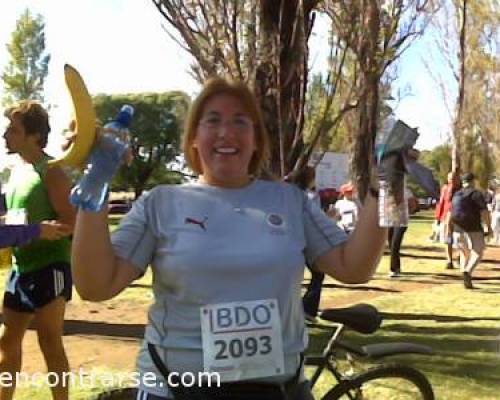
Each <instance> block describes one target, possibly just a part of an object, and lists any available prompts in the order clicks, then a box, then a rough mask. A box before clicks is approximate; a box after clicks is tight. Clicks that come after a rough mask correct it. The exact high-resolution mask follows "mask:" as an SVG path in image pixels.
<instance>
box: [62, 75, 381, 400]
mask: <svg viewBox="0 0 500 400" xmlns="http://www.w3.org/2000/svg"><path fill="white" fill-rule="evenodd" d="M183 146H184V153H185V156H186V160H187V161H188V163H189V165H190V166H191V168H192V169H193V171H194V172H195V173H196V174H198V176H199V179H198V181H197V182H196V183H190V184H184V185H176V186H173V185H160V186H158V187H156V188H154V189H153V190H151V191H150V192H149V193H147V194H146V195H144V196H142V197H141V198H140V199H139V200H138V201H137V202H136V203H135V205H134V207H133V209H132V210H131V212H130V213H129V214H128V215H127V216H126V217H125V218H124V219H123V221H122V222H121V224H120V226H119V228H118V229H117V230H116V231H115V232H114V234H113V237H112V238H111V237H110V234H109V229H108V222H107V215H106V211H105V210H104V211H102V212H98V213H93V212H85V211H82V210H80V211H79V212H78V218H77V224H76V228H75V232H74V240H73V256H72V265H73V278H74V281H75V285H76V288H77V290H78V292H79V293H80V295H81V296H82V297H83V298H84V299H88V300H93V301H101V300H106V299H109V298H112V297H113V296H116V295H117V294H118V293H120V292H121V291H122V290H123V289H124V288H126V287H127V286H128V285H129V284H130V283H131V282H132V281H133V280H134V279H137V278H138V277H140V276H141V275H142V274H143V273H144V271H145V269H146V268H147V266H148V265H150V266H151V268H152V269H153V292H154V303H153V305H152V306H151V308H150V310H149V323H148V326H147V328H146V333H145V340H144V344H143V346H142V349H141V350H140V353H139V357H138V363H137V365H138V370H139V372H140V374H141V377H142V378H143V379H141V382H140V385H139V395H138V398H140V399H146V398H147V399H150V400H151V399H171V398H197V397H196V396H202V397H199V398H205V399H209V398H214V399H215V398H217V399H226V398H227V399H259V400H262V399H273V400H276V399H280V398H281V399H296V400H299V399H300V400H305V399H310V398H312V397H311V394H310V392H309V391H308V388H307V385H304V384H302V382H303V381H304V377H303V373H302V365H301V364H302V353H303V351H304V349H305V348H306V346H307V334H306V331H305V328H304V317H303V309H302V304H301V298H300V288H301V281H302V277H303V270H304V264H305V261H306V259H307V262H308V263H310V265H314V267H315V268H316V269H317V270H318V271H321V272H324V273H326V274H329V275H331V276H333V277H334V278H335V279H337V280H339V281H342V282H345V283H364V282H366V281H368V280H369V279H370V278H371V276H372V275H373V273H374V271H375V268H376V266H377V264H378V261H379V258H380V256H381V253H382V247H383V243H384V239H385V230H384V229H382V228H380V227H379V226H378V224H377V200H376V198H374V197H372V195H371V194H370V195H368V196H367V198H366V201H365V204H364V207H363V208H362V210H361V211H360V216H359V222H358V225H357V227H356V229H355V231H354V232H353V233H352V234H351V235H350V236H349V238H347V236H346V235H345V233H344V232H343V231H342V230H341V229H340V228H338V227H337V225H336V224H335V223H334V222H332V221H331V220H330V219H329V218H328V217H327V216H326V215H325V214H324V213H323V212H322V211H321V210H320V209H319V207H318V206H317V205H315V204H313V202H311V201H309V200H308V199H307V198H306V197H305V196H304V194H303V192H302V191H300V190H299V189H298V188H296V187H294V186H293V185H289V184H287V183H283V182H275V181H264V180H259V179H257V178H256V177H258V176H259V174H260V172H261V171H262V169H263V167H264V166H265V165H266V163H267V161H268V156H269V153H270V151H269V138H268V136H267V133H266V131H265V128H264V124H263V121H262V117H261V113H260V111H259V109H258V106H257V102H256V100H255V98H254V96H253V94H252V93H251V92H250V91H249V89H248V88H247V87H246V86H245V85H244V84H243V83H239V82H229V81H227V80H224V79H220V78H216V79H212V80H210V81H208V82H207V83H206V85H205V86H204V88H203V90H202V92H201V93H200V95H199V96H198V97H197V99H196V100H195V101H194V103H193V105H192V107H191V110H190V114H189V116H188V119H187V124H186V129H185V135H184V144H183ZM361 249H362V251H361ZM152 357H153V358H152ZM155 364H156V365H155ZM159 369H160V370H163V372H164V373H169V375H168V376H166V377H164V376H162V374H161V373H160V371H159ZM203 373H209V374H215V375H211V376H210V378H212V379H213V378H214V376H215V377H216V378H217V379H220V382H221V387H219V388H217V387H213V386H212V387H208V384H206V383H205V384H204V385H202V386H203V387H201V388H200V387H198V385H195V386H194V387H190V388H187V387H184V388H176V387H175V386H176V384H177V383H178V382H179V379H177V378H179V376H180V377H181V379H180V383H184V384H185V386H187V385H188V384H187V383H186V382H185V381H183V380H182V378H183V377H184V376H185V375H186V374H193V375H196V376H200V374H203ZM173 375H175V376H176V377H177V378H176V379H177V380H176V379H173V377H172V376H173ZM147 376H149V377H153V379H149V380H148V381H147V382H146V379H145V378H146V377H147ZM171 377H172V379H170V378H171ZM207 379H208V378H207V376H204V379H203V381H204V382H205V381H206V380H207ZM174 396H175V397H174Z"/></svg>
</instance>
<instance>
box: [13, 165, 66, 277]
mask: <svg viewBox="0 0 500 400" xmlns="http://www.w3.org/2000/svg"><path fill="white" fill-rule="evenodd" d="M49 159H50V157H49V156H47V155H44V157H43V158H42V159H41V160H40V161H39V162H37V163H36V164H33V166H30V165H29V164H28V165H24V166H22V167H20V168H19V169H16V170H15V171H13V173H12V174H11V179H12V178H14V179H15V180H14V182H13V184H11V185H9V188H8V191H7V196H6V199H7V210H8V212H11V210H16V209H24V210H25V211H26V213H27V217H28V220H27V222H28V223H30V224H36V223H38V222H41V221H44V220H52V219H56V218H57V214H56V212H55V211H54V209H53V207H52V205H51V203H50V200H49V196H48V192H47V189H46V187H45V184H44V182H43V181H44V177H45V172H46V169H47V160H49ZM70 246H71V241H70V240H69V239H68V238H64V239H60V240H33V241H31V242H30V243H28V244H27V245H25V246H21V247H14V248H13V254H14V263H13V268H14V269H16V270H17V271H19V272H20V273H25V272H31V271H36V270H40V269H43V268H45V267H47V266H49V265H51V264H54V263H57V262H67V263H69V261H70Z"/></svg>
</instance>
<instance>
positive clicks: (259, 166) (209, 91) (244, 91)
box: [182, 77, 270, 175]
mask: <svg viewBox="0 0 500 400" xmlns="http://www.w3.org/2000/svg"><path fill="white" fill-rule="evenodd" d="M222 94H226V95H230V96H233V97H235V98H236V99H238V100H239V101H240V102H241V104H242V105H243V108H245V110H246V112H247V113H248V115H249V116H250V118H251V119H252V122H253V126H254V132H255V146H256V150H255V153H254V155H253V157H252V159H251V160H250V165H249V167H248V173H249V174H250V175H258V174H260V172H261V171H263V170H264V169H265V167H266V165H267V163H268V160H269V155H270V143H269V137H268V135H267V131H266V128H265V126H264V120H263V118H262V113H261V111H260V108H259V106H258V104H257V100H256V98H255V96H254V94H253V93H252V92H251V91H250V89H249V88H248V86H247V85H246V84H245V83H243V82H239V81H231V80H228V79H225V78H220V77H216V78H211V79H209V80H208V81H207V82H206V83H205V85H204V86H203V89H202V91H201V93H200V94H199V95H198V97H197V98H196V99H195V100H194V102H193V103H192V105H191V108H190V110H189V113H188V116H187V119H186V125H185V128H184V138H183V139H184V140H183V144H182V149H183V151H184V156H185V158H186V161H187V163H188V165H189V166H190V167H191V169H192V170H193V171H194V172H195V173H196V174H198V175H201V174H202V173H203V170H202V165H201V161H200V157H199V155H198V151H197V150H196V149H195V148H194V147H193V141H194V139H195V137H196V131H197V128H198V125H199V123H200V119H201V117H202V115H203V111H204V108H205V105H206V104H207V102H208V101H209V100H210V99H212V98H213V97H215V96H218V95H222Z"/></svg>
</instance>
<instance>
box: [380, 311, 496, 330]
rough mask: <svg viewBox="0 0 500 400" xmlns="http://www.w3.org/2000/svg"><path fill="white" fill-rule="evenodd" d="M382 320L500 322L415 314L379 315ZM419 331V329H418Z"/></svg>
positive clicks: (489, 319)
mask: <svg viewBox="0 0 500 400" xmlns="http://www.w3.org/2000/svg"><path fill="white" fill-rule="evenodd" d="M380 314H381V315H382V317H383V318H384V320H398V321H422V320H428V321H434V322H473V321H500V317H498V318H492V317H480V316H478V317H473V318H471V317H462V316H460V315H436V314H415V313H390V312H381V313H380ZM418 329H420V328H418Z"/></svg>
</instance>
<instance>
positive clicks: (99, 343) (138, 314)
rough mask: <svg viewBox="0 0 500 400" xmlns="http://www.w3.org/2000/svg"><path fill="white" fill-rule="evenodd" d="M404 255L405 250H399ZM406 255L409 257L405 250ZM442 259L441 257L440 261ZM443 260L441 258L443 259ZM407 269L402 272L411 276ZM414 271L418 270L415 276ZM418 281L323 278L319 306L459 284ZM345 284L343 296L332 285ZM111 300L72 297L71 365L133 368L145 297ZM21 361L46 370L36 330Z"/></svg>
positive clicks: (445, 279) (481, 272)
mask: <svg viewBox="0 0 500 400" xmlns="http://www.w3.org/2000/svg"><path fill="white" fill-rule="evenodd" d="M403 253H405V250H404V249H403ZM408 256H412V255H411V254H408ZM484 259H485V262H484V266H482V267H480V268H478V270H477V273H475V277H477V278H478V279H481V278H488V277H492V276H496V277H499V276H500V248H492V247H488V249H487V251H486V253H485V257H484ZM439 262H441V261H439ZM443 264H444V261H443ZM415 275H416V274H411V273H409V274H408V275H407V276H410V277H411V276H415ZM417 275H418V274H417ZM421 275H422V276H419V279H405V276H403V277H402V278H400V279H388V278H386V277H381V276H378V277H377V279H375V280H373V281H371V282H370V283H369V284H366V285H358V286H352V287H351V286H347V285H340V284H338V283H336V282H334V281H333V280H330V279H327V280H326V281H325V285H324V290H323V297H322V302H321V307H322V308H325V307H330V306H333V305H336V306H341V305H345V304H350V303H355V302H359V301H366V300H369V299H373V298H375V297H378V296H381V295H384V294H386V293H396V292H406V291H410V290H420V289H424V288H427V287H430V286H433V285H438V284H456V283H459V282H460V281H461V280H460V274H459V272H458V271H457V270H454V271H447V270H444V269H443V272H442V273H439V274H435V275H432V276H428V275H425V276H424V274H421ZM339 287H340V288H346V287H349V288H350V290H349V291H348V293H347V294H344V295H342V294H340V293H341V292H342V291H338V290H337V291H336V290H331V289H332V288H339ZM137 303H138V302H137V301H127V300H125V301H120V302H119V303H118V302H116V301H112V302H106V303H88V302H81V301H75V302H71V303H70V304H69V305H68V308H67V313H66V323H65V336H64V342H65V346H66V349H67V351H68V357H69V360H70V364H71V367H72V369H74V370H78V369H79V368H83V369H85V370H87V371H90V370H91V369H92V368H93V367H98V366H107V367H109V368H116V369H120V370H132V369H133V368H134V360H135V355H136V353H137V350H138V347H139V345H140V342H141V339H142V335H143V331H144V324H145V323H146V320H147V316H146V313H147V301H144V302H143V303H142V304H137ZM23 361H24V363H23V364H24V365H23V370H24V371H27V372H39V371H45V367H44V363H43V359H42V357H41V354H40V351H39V349H38V344H37V339H36V334H35V333H34V331H33V330H30V331H28V333H27V336H26V339H25V342H24V360H23Z"/></svg>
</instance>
